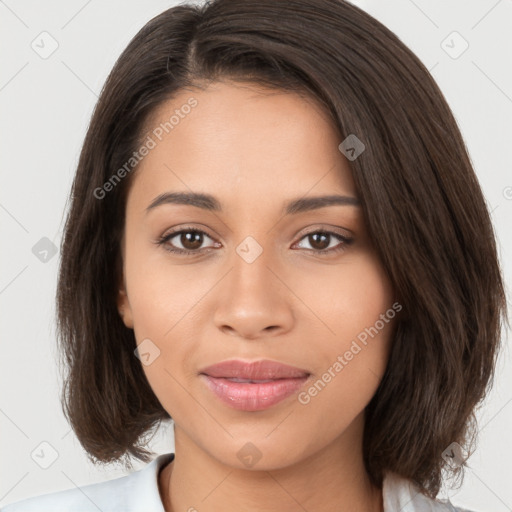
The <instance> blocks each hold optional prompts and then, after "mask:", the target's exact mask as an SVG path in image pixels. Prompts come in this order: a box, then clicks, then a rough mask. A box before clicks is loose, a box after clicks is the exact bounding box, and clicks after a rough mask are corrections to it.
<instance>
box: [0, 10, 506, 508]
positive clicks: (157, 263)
mask: <svg viewBox="0 0 512 512" xmlns="http://www.w3.org/2000/svg"><path fill="white" fill-rule="evenodd" d="M476 226H478V236H475V229H476ZM61 253H62V261H61V268H60V275H59V287H58V296H57V305H58V315H59V316H58V319H59V329H60V331H59V332H60V338H59V339H60V343H61V349H62V354H63V355H64V356H65V364H66V368H68V370H69V371H68V374H67V379H66V382H65V387H64V390H63V395H62V400H63V405H64V411H65V413H66V415H67V417H68V419H69V421H70V423H71V425H72V426H73V429H74V431H75V433H76V435H77V437H78V439H79V440H80V442H81V443H82V446H83V447H84V449H85V450H86V451H87V453H88V454H89V456H90V458H91V460H92V461H94V462H112V461H116V460H121V459H122V458H124V459H125V461H126V462H127V464H129V460H128V457H130V456H133V457H135V458H137V459H139V460H142V461H144V462H149V460H150V455H151V453H150V452H148V451H147V450H146V449H145V448H144V445H145V443H146V441H147V438H146V436H147V434H148V433H149V432H151V431H152V430H154V429H155V428H156V427H158V425H159V424H160V422H161V421H165V420H169V419H172V420H173V424H174V436H175V450H174V452H173V453H166V454H161V455H159V456H158V457H157V458H156V459H154V460H153V461H152V462H151V463H150V464H148V465H147V467H146V468H144V469H143V470H141V471H137V472H134V473H132V474H130V475H128V476H126V477H123V478H118V479H115V480H111V481H108V482H102V483H99V484H93V485H89V486H86V487H83V488H82V489H70V490H66V491H60V492H56V493H51V494H47V495H43V496H38V497H33V498H29V499H27V500H23V501H22V502H18V503H16V504H11V505H8V506H7V507H5V508H4V509H3V510H4V512H17V511H21V510H34V511H36V510H37V511H42V510H69V511H70V510H97V509H98V508H99V509H100V510H102V511H104V512H105V511H107V510H125V511H143V510H144V511H146V510H148V511H149V510H151V511H159V512H164V511H165V512H176V511H178V510H189V511H194V510H197V511H216V510H227V511H229V510H233V511H234V510H237V511H238V510H244V511H253V510H254V511H256V510H258V511H263V510H265V511H273V510H275V511H280V512H282V511H296V510H308V511H316V510H323V511H335V510H341V509H343V510H352V511H384V512H390V511H399V510H403V511H420V510H421V511H423V510H436V511H437V510H463V509H461V508H455V507H453V505H451V504H450V503H449V502H443V501H442V500H438V499H436V496H437V494H438V492H439V489H440V486H441V483H442V478H441V474H442V471H451V472H452V473H453V475H454V476H460V475H461V474H462V471H463V467H464V463H465V460H466V458H467V456H468V453H470V452H471V441H472V436H473V435H474V433H475V427H474V410H475V407H476V406H477V405H478V404H479V403H480V402H481V400H482V399H483V397H484V396H485V393H486V390H487V386H488V384H489V383H490V382H491V379H492V376H493V371H494V363H495V358H496V354H497V349H498V344H499V336H500V329H501V320H502V318H505V299H504V291H503V283H502V277H501V272H500V267H499V263H498V258H497V254H496V246H495V240H494V235H493V230H492V226H491V222H490V217H489V213H488V210H487V208H486V204H485V200H484V197H483V195H482V191H481V189H480V187H479V185H478V182H477V179H476V176H475V173H474V171H473V169H472V166H471V163H470V160H469V157H468V155H467V151H466V148H465V145H464V142H463V140H462V137H461V134H460V132H459V130H458V128H457V125H456V122H455V120H454V118H453V115H452V113H451V111H450V109H449V107H448V105H447V104H446V101H445V100H444V98H443V95H442V93H441V92H440V90H439V88H438V87H437V85H436V84H435V82H434V80H433V79H432V77H431V76H430V74H429V73H428V71H427V70H426V69H425V67H424V66H423V65H422V64H421V62H420V61H419V60H418V58H417V57H416V56H415V55H414V54H413V53H412V52H411V51H410V50H408V49H407V48H406V47H405V46H404V44H403V43H401V42H400V41H399V40H398V38H397V37H396V36H395V35H394V34H392V33H391V32H390V31H389V30H388V29H386V28H385V27H384V26H383V25H382V24H380V23H379V22H378V21H376V20H375V19H373V18H372V17H370V16H369V15H368V14H366V13H365V12H363V11H362V10H360V9H358V8H357V7H355V6H353V5H351V4H350V3H346V2H342V1H339V0H293V1H286V2H274V1H271V0H263V1H260V0H258V1H257V2H256V1H252V0H251V1H247V0H214V1H212V2H209V3H206V4H204V5H202V6H189V5H181V6H178V7H174V8H171V9H169V10H167V11H165V12H164V13H162V14H161V15H159V16H157V17H156V18H154V19H153V20H151V21H150V22H149V23H148V24H147V25H146V26H145V27H143V28H142V30H141V31H140V32H139V33H138V34H137V35H136V36H135V38H134V39H133V40H132V41H131V42H130V44H129V45H128V47H127V48H126V50H125V51H124V52H123V54H122V55H121V57H120V58H119V60H118V62H117V63H116V65H115V67H114V69H113V70H112V72H111V74H110V76H109V78H108V80H107V83H106V84H105V87H104V89H103V91H102V94H101V97H100V99H99V102H98V104H97V107H96V109H95V112H94V115H93V118H92V121H91V124H90V126H89V129H88V133H87V136H86V139H85V142H84V145H83V149H82V153H81V157H80V161H79V165H78V169H77V173H76V177H75V181H74V184H73V189H72V203H71V207H70V211H69V215H68V219H67V224H66V231H65V234H64V238H63V241H62V247H61Z"/></svg>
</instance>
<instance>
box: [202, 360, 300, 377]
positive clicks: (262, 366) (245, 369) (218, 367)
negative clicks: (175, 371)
mask: <svg viewBox="0 0 512 512" xmlns="http://www.w3.org/2000/svg"><path fill="white" fill-rule="evenodd" d="M199 373H202V374H206V375H209V376H210V377H225V378H238V379H250V380H267V379H293V378H300V377H307V376H308V375H309V372H308V371H306V370H303V369H301V368H297V367H295V366H290V365H287V364H283V363H278V362H277V361H270V360H266V359H264V360H260V361H253V362H246V361H241V360H239V359H230V360H227V361H221V362H220V363H217V364H214V365H211V366H208V367H206V368H203V369H202V370H200V372H199Z"/></svg>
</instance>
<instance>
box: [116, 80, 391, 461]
mask: <svg viewBox="0 0 512 512" xmlns="http://www.w3.org/2000/svg"><path fill="white" fill-rule="evenodd" d="M192 98H193V99H192ZM173 115H174V118H172V119H171V116H173ZM170 119H171V120H170ZM166 123H167V124H166ZM149 126H150V128H149V131H148V132H147V134H146V136H147V137H148V138H147V139H146V147H147V148H148V150H147V151H141V154H142V153H146V154H145V156H143V158H142V160H141V162H140V164H139V168H138V169H137V171H136V175H135V176H134V181H133V183H132V186H131V188H130V192H129V195H128V199H127V206H126V224H125V233H124V239H123V244H122V251H123V272H124V276H123V277H124V284H122V285H121V292H120V294H119V302H118V305H119V310H120V314H121V315H122V317H123V320H124V323H125V325H126V326H128V327H130V328H133V329H134V332H135V338H136V341H137V344H138V345H139V344H142V345H141V347H140V358H141V364H143V369H144V372H145V374H146V376H147V379H148V381H149V383H150V385H151V387H152V389H153V390H154V392H155V394H156V396H157V397H158V399H159V400H160V402H161V403H162V405H163V407H164V408H165V409H166V410H167V411H168V413H169V414H170V415H171V417H172V418H173V419H174V422H175V429H176V430H175V432H176V440H177V443H178V440H180V442H182V441H183V442H185V440H187V442H188V443H189V445H190V446H192V444H190V443H193V446H195V447H197V448H199V449H200V450H202V451H203V452H204V453H206V454H207V455H208V456H211V457H213V458H215V459H216V460H218V461H220V462H222V463H224V464H227V465H230V466H233V467H238V468H244V467H248V465H249V464H254V462H252V463H251V462H250V461H251V460H252V461H256V462H257V464H258V466H257V467H258V468H261V469H266V470H269V469H276V468H279V467H286V466H288V465H291V464H293V463H295V462H299V461H301V460H303V459H304V458H306V457H308V456H310V455H313V454H315V453H317V452H319V451H320V450H322V449H325V448H328V447H329V445H332V444H333V443H341V444H340V445H339V446H340V447H341V446H342V444H343V443H342V440H343V439H345V444H347V442H349V444H350V445H354V442H353V441H354V439H358V440H359V439H360V437H357V436H359V435H360V433H361V431H362V426H363V421H364V416H363V413H364V408H365V406H366V405H367V404H368V402H369V401H370V399H371V398H372V396H373V395H374V393H375V391H376V389H377V387H378V385H379V382H380V379H381V377H382V375H383V372H384V370H385V367H386V363H387V358H388V354H389V348H390V342H391V339H392V333H393V328H394V321H393V320H392V317H393V316H394V313H395V310H394V309H393V308H392V305H393V302H394V301H393V292H392V288H391V284H390V282H389V280H388V278H387V277H386V275H385V273H384V270H383V268H382V266H381V264H380V262H379V260H378V259H377V257H376V254H375V252H374V250H373V248H372V245H371V240H369V238H368V235H367V233H366V230H365V225H364V220H363V215H362V210H361V207H360V206H359V205H358V204H357V203H356V202H354V200H353V199H356V200H357V196H356V190H355V186H354V182H353V180H352V177H351V173H350V170H349V167H348V164H347V160H346V158H345V156H344V155H343V154H342V153H341V152H340V150H339V149H338V146H339V144H340V143H341V142H342V139H341V138H340V136H339V135H338V134H337V133H336V130H335V128H334V125H333V124H332V123H331V122H330V120H329V118H328V117H327V115H326V114H324V113H323V112H322V111H321V110H320V108H319V107H318V106H316V104H315V103H313V102H312V101H310V100H306V99H304V98H302V97H300V96H298V95H295V94H290V93H284V92H281V91H269V90H268V89H261V88H257V86H256V85H252V84H245V85H242V84H240V83H238V84H233V83H228V82H225V83H220V82H216V83H214V84H211V85H210V86H209V87H208V88H207V89H206V90H203V91H197V90H194V91H193V92H191V91H181V92H180V94H179V95H177V96H176V97H175V98H174V99H173V100H171V101H169V102H168V103H165V104H164V105H162V106H161V107H160V108H159V109H158V110H157V111H156V112H155V113H154V115H153V117H152V119H151V123H150V125H149ZM356 135H358V134H356ZM361 158H364V153H363V155H362V157H361ZM176 193H181V194H207V195H208V196H212V198H211V199H209V200H205V199H204V198H203V199H201V198H200V199H201V200H200V201H199V202H196V203H195V204H191V203H189V204H184V203H183V202H173V201H171V200H170V199H169V200H168V201H166V200H161V201H159V204H158V205H153V207H150V205H151V204H152V203H154V201H155V199H156V198H158V197H159V196H161V195H162V194H176ZM321 196H344V197H348V198H353V199H349V200H341V202H340V203H331V204H324V205H321V203H320V202H316V203H315V202H314V201H313V199H314V198H319V197H321ZM298 200H300V202H299V203H297V204H296V205H295V207H294V208H287V207H288V205H289V204H290V203H293V202H296V201H298ZM212 201H214V202H215V205H216V206H217V208H213V207H212V205H211V204H210V203H211V202H212ZM315 206H316V207H315ZM318 206H320V207H318ZM287 210H289V211H287ZM191 230H192V232H191ZM193 230H196V231H200V232H202V233H194V231H193ZM180 231H183V233H181V234H176V233H179V232H180ZM326 232H327V234H325V233H326ZM171 233H172V234H173V235H171ZM346 239H348V240H349V241H344V240H346ZM159 240H164V241H163V243H161V244H158V243H157V242H158V241H159ZM173 248H175V249H178V250H179V249H181V250H183V251H185V250H188V255H187V254H179V253H173V252H170V250H169V249H173ZM315 250H316V251H317V252H314V251H315ZM134 357H135V355H134ZM234 359H236V360H239V361H242V362H253V361H260V360H270V361H273V362H278V363H282V364H285V365H289V366H292V367H296V368H298V369H299V371H298V373H297V375H296V376H293V375H290V374H285V373H283V372H281V373H280V371H279V369H278V372H277V373H275V374H270V373H269V374H265V375H264V376H262V375H261V374H250V375H249V377H253V379H252V380H253V381H258V382H238V383H237V382H235V381H233V380H229V379H228V377H229V378H231V379H232V378H235V380H236V377H233V376H234V375H242V378H243V376H244V375H245V377H246V378H249V377H247V374H238V373H237V371H239V370H237V369H236V368H235V370H234V371H235V373H234V374H229V375H228V374H227V373H226V372H225V371H224V373H222V372H223V370H222V369H221V370H219V373H220V376H218V374H217V377H216V376H215V375H213V373H214V372H213V371H210V374H212V375H210V376H207V375H205V374H203V370H204V369H205V368H207V367H209V366H211V365H214V364H216V363H219V362H222V361H226V360H234ZM207 373H208V372H207ZM299 374H300V375H299ZM301 375H305V377H303V378H301ZM265 376H266V377H267V378H263V377H265ZM222 377H225V378H222ZM285 377H287V378H285ZM262 380H266V381H268V380H270V382H266V383H265V382H261V381H262ZM214 389H216V390H217V392H216V391H214ZM349 427H351V428H349ZM350 433H352V434H350ZM354 433H356V434H354ZM354 435H355V436H356V437H354ZM249 443H250V444H249ZM177 446H178V445H177ZM354 446H355V447H356V448H357V449H360V446H359V445H358V444H357V443H355V445H354ZM342 449H344V448H342ZM347 449H352V448H351V447H350V446H347Z"/></svg>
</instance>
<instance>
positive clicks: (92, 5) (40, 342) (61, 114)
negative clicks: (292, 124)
mask: <svg viewBox="0 0 512 512" xmlns="http://www.w3.org/2000/svg"><path fill="white" fill-rule="evenodd" d="M354 3H357V5H359V6H361V7H362V8H364V9H365V10H366V11H367V12H369V13H370V14H372V15H373V16H375V17H376V18H377V19H379V20H380V21H382V22H383V23H384V24H385V25H386V26H388V27H389V28H390V29H391V30H392V31H394V32H395V33H396V34H397V35H398V36H399V37H400V38H401V39H402V40H403V41H404V42H405V43H406V44H407V45H408V46H409V47H410V48H411V49H412V50H413V51H414V52H415V53H416V54H417V55H418V56H419V58H420V59H421V60H422V61H423V62H424V63H425V65H426V66H427V67H428V68H429V69H430V70H431V72H432V74H433V76H434V77H435V79H436V80H437V82H438V83H439V85H440V87H441V89H442V91H443V92H444V94H445V96H446V99H447V100H448V102H449V104H450V106H451V107H452V109H453V111H454V114H455V116H456V119H457V121H458V123H459V126H460V129H461V131H462V133H463V136H464V138H465V140H466V143H467V146H468V148H469V152H470V155H471V158H472V161H473V163H474V165H475V168H476V171H477V174H478V177H479V179H480V183H481V185H482V188H483V190H484V193H485V195H486V198H487V200H488V203H489V207H490V209H491V210H492V217H493V221H494V224H495V228H496V233H497V237H498V239H499V250H500V254H501V259H502V263H503V268H504V271H505V275H506V279H507V286H508V288H510V277H511V267H510V261H511V258H510V256H511V254H512V241H511V236H510V221H511V220H512V173H511V165H510V164H511V156H510V146H511V143H512V126H511V124H512V123H511V120H512V71H511V66H510V62H512V61H511V56H512V36H511V32H512V31H511V22H512V0H499V1H496V0H481V1H477V0H473V1H462V0H457V1H451V2H443V1H441V0H436V1H426V0H421V1H420V0H415V1H413V0H392V1H386V2H383V1H382V0H367V1H358V2H354ZM176 4H177V2H172V1H163V0H153V1H152V2H138V1H135V0H130V1H124V2H122V1H121V0H115V1H109V2H105V1H103V2H100V1H98V0H89V1H86V0H73V1H68V2H65V1H63V0H59V1H57V0H54V1H49V2H44V3H41V2H36V1H35V0H30V1H28V0H22V1H18V2H15V1H14V0H5V1H1V0H0V24H1V31H0V40H1V45H2V46H1V48H2V50H3V51H2V55H1V68H0V104H1V108H2V115H1V116H0V125H1V128H2V132H1V133H2V138H1V145H2V152H1V154H2V160H1V173H2V176H1V179H2V188H1V193H0V221H1V228H0V229H1V234H2V241H3V243H2V251H1V255H0V257H1V267H0V268H1V274H0V307H1V311H2V324H1V333H2V345H1V346H2V354H1V358H0V361H1V367H0V379H1V389H2V394H1V399H0V432H1V436H0V506H1V505H4V504H7V503H10V502H14V501H18V500H20V499H23V498H25V497H29V496H33V495H37V494H42V493H46V492H51V491H58V490H61V489H67V488H70V487H74V486H75V485H77V486H83V485H86V484H89V483H94V482H99V481H104V480H107V479H110V478H115V477H119V476H123V475H124V474H126V472H125V471H124V470H123V468H122V467H118V466H113V465H111V466H106V467H105V468H102V467H99V466H98V467H95V466H93V465H92V464H90V463H89V462H88V461H87V459H86V456H85V454H84V452H83V450H82V448H81V447H80V445H79V443H78V441H77V439H76V438H75V436H74V434H73V432H72V431H71V430H70V427H69V425H68V424H67V422H66V421H65V419H64V417H63V414H62V412H61V409H60V404H59V401H58V396H59V393H60V388H59V385H60V380H59V376H58V372H57V367H56V362H55V361H56V348H55V320H54V314H55V309H54V297H55V287H56V280H57V269H58V263H59V254H58V253H57V254H56V255H54V256H53V257H50V256H51V253H50V254H49V255H48V258H49V259H48V261H47V262H42V261H40V259H39V258H38V257H36V255H35V254H34V253H33V252H32V248H33V246H34V245H35V244H36V243H38V242H39V241H40V239H41V238H43V237H47V238H48V239H49V240H51V241H52V242H53V243H54V244H55V245H56V246H57V247H58V245H59V242H60V238H61V235H62V227H63V218H64V217H63V213H64V209H65V206H66V199H67V194H68V193H69V188H70V185H71V181H72V177H73V174H74V171H75V167H76V164H77V160H78V155H79V151H80V147H81V144H82V142H83V137H84V135H85V131H86V128H87V125H88V122H89V118H90V115H91V113H92V109H93V107H94V104H95V102H96V100H97V95H98V94H99V91H100V89H101V87H102V85H103V83H104V80H105V78H106V76H107V74H108V72H109V71H110V69H111V68H112V66H113V64H114V62H115V60H116V59H117V57H118V56H119V54H120V53H121V51H122V50H123V49H124V48H125V46H126V45H127V43H128V42H129V40H130V39H131V38H132V37H133V36H134V35H135V33H136V32H137V31H138V30H139V29H140V28H141V27H142V26H143V25H144V24H145V23H146V22H147V21H148V20H149V19H151V18H152V17H153V16H155V15H157V14H159V13H160V12H162V11H164V10H165V9H167V8H169V7H171V6H173V5H176ZM43 31H47V32H48V33H49V34H51V37H52V38H54V39H55V40H56V41H57V43H58V48H57V50H56V51H55V52H54V53H53V54H52V55H51V56H49V57H48V58H46V59H43V58H41V57H40V55H39V54H38V53H36V51H35V50H34V49H33V48H32V46H31V45H32V42H33V41H35V43H34V45H37V44H38V45H39V47H40V48H41V49H40V50H39V51H43V50H42V46H43V43H41V38H42V37H46V38H47V39H45V43H44V46H45V48H46V49H48V48H50V40H49V39H48V36H40V34H41V33H42V32H43ZM454 31H456V32H458V33H459V34H460V36H461V37H462V38H463V39H464V40H465V41H467V43H468V44H469V47H468V49H467V50H466V51H465V52H464V53H462V54H461V55H460V56H458V57H457V58H453V57H455V56H457V54H458V53H459V52H460V51H461V49H463V45H464V44H465V43H464V41H463V40H462V39H461V38H459V37H458V36H457V35H453V34H452V33H453V32H454ZM443 41H444V43H443ZM447 52H448V53H447ZM449 53H451V55H450V54H449ZM382 87H385V84H382ZM433 229H435V226H433ZM475 236H479V233H478V226H475ZM509 297H510V294H509ZM506 338H508V339H510V334H509V333H505V336H504V345H505V349H504V351H503V352H502V354H501V358H500V361H499V364H498V368H497V376H496V382H495V385H494V388H493V390H492V393H491V395H490V396H489V399H488V400H487V401H486V402H485V404H484V407H482V409H481V410H480V411H479V413H478V417H479V420H480V421H479V425H480V435H479V448H478V450H477V452H476V453H475V454H474V455H473V456H472V457H471V458H470V460H469V461H468V464H469V467H468V468H467V470H466V477H465V480H464V484H463V486H462V487H461V489H460V490H458V491H450V492H449V493H448V494H449V495H450V497H451V499H452V502H453V503H455V504H457V505H460V506H466V507H468V508H472V509H474V510H475V511H482V512H483V511H491V510H492V511H494V512H505V511H510V510H512V486H511V485H510V483H511V481H512V478H511V477H512V470H511V469H510V460H511V456H512V437H511V434H510V429H511V426H512V403H511V402H512V385H511V384H512V372H511V364H510V362H511V357H510V350H509V348H508V344H507V339H506ZM42 442H46V443H49V444H50V445H51V446H52V447H53V449H54V450H56V452H57V453H58V457H57V459H56V460H55V462H53V464H52V465H51V466H50V467H48V468H47V469H43V468H41V467H40V466H39V465H38V464H36V462H35V461H34V460H33V458H32V457H31V453H33V452H34V450H35V453H39V454H44V455H41V457H40V458H39V460H40V461H41V462H42V463H44V461H45V458H46V462H50V458H51V454H52V453H53V452H52V449H51V448H49V447H48V446H47V445H42V446H40V443H42ZM150 448H151V449H153V450H154V451H156V452H157V453H164V452H170V451H172V450H173V449H174V446H173V439H172V428H171V427H170V426H169V425H168V426H166V428H164V429H161V431H159V432H158V433H157V434H156V436H155V437H154V440H153V441H152V442H151V443H150ZM35 458H36V457H35ZM134 466H135V468H136V469H140V468H142V467H143V466H144V464H142V463H135V464H134Z"/></svg>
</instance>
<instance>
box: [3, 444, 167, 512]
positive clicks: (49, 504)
mask: <svg viewBox="0 0 512 512" xmlns="http://www.w3.org/2000/svg"><path fill="white" fill-rule="evenodd" d="M173 457H174V455H173V454H170V453H166V454H163V455H159V456H158V457H157V458H156V459H154V460H153V461H152V462H150V463H149V464H148V465H147V466H146V467H144V468H143V469H141V470H139V471H135V472H133V473H131V474H129V475H127V476H123V477H120V478H115V479H113V480H108V481H106V482H99V483H95V484H89V485H84V486H81V487H75V488H73V489H66V490H64V491H57V492H51V493H48V494H42V495H39V496H33V497H31V498H26V499H24V500H21V501H17V502H15V503H10V504H8V505H5V506H3V507H2V508H0V512H50V511H51V512H98V511H101V512H131V511H133V512H164V508H163V505H162V502H161V499H160V494H159V491H158V471H159V469H160V468H161V467H162V466H163V465H165V464H166V463H168V462H170V460H172V458H173Z"/></svg>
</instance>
